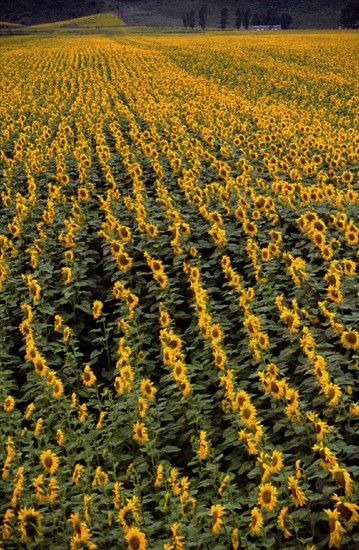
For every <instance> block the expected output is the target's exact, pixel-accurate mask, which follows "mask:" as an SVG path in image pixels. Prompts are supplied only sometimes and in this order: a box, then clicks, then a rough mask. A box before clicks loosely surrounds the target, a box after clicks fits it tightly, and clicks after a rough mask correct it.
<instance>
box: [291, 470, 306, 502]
mask: <svg viewBox="0 0 359 550" xmlns="http://www.w3.org/2000/svg"><path fill="white" fill-rule="evenodd" d="M288 490H289V493H290V496H291V499H292V501H293V502H294V504H295V506H296V507H297V506H304V505H305V503H306V502H307V500H308V498H307V497H306V496H305V494H304V493H303V491H302V489H301V488H300V486H299V483H298V480H297V479H296V478H295V477H294V476H289V477H288Z"/></svg>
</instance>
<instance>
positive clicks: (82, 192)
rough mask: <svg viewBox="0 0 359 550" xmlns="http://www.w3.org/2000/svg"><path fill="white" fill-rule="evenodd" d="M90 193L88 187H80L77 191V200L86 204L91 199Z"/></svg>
mask: <svg viewBox="0 0 359 550" xmlns="http://www.w3.org/2000/svg"><path fill="white" fill-rule="evenodd" d="M89 197H90V193H89V192H88V189H86V187H79V188H78V190H77V199H78V200H79V201H80V202H82V201H83V202H85V201H87V200H88V199H89Z"/></svg>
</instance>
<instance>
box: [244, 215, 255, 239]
mask: <svg viewBox="0 0 359 550" xmlns="http://www.w3.org/2000/svg"><path fill="white" fill-rule="evenodd" d="M243 231H244V232H245V234H246V235H251V236H253V235H256V233H258V228H257V226H256V225H255V223H253V222H251V221H250V220H247V219H246V220H245V221H244V222H243Z"/></svg>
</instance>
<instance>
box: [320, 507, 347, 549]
mask: <svg viewBox="0 0 359 550" xmlns="http://www.w3.org/2000/svg"><path fill="white" fill-rule="evenodd" d="M323 512H325V513H326V514H327V516H328V521H329V533H330V535H329V548H333V547H334V548H340V545H341V536H342V534H343V533H345V529H344V527H343V526H342V524H341V523H340V521H339V511H338V510H337V509H335V510H329V509H324V510H323Z"/></svg>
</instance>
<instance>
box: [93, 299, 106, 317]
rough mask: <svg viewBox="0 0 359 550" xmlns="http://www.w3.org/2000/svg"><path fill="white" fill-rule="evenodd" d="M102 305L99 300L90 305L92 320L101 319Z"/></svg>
mask: <svg viewBox="0 0 359 550" xmlns="http://www.w3.org/2000/svg"><path fill="white" fill-rule="evenodd" d="M102 309H103V303H102V302H101V301H100V300H95V301H94V302H93V304H92V316H93V318H94V319H98V318H99V317H101V314H102Z"/></svg>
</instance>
